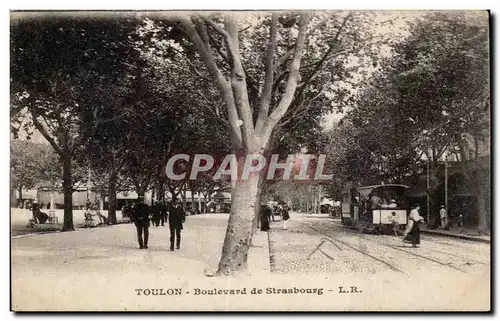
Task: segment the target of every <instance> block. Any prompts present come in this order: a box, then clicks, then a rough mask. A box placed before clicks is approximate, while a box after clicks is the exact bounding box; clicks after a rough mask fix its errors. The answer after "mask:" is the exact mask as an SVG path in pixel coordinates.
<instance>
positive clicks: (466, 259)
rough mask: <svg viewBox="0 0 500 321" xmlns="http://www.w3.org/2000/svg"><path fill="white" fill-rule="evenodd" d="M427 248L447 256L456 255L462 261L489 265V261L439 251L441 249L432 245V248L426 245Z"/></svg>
mask: <svg viewBox="0 0 500 321" xmlns="http://www.w3.org/2000/svg"><path fill="white" fill-rule="evenodd" d="M427 248H428V249H429V250H431V251H434V252H438V253H443V254H446V255H449V256H453V257H456V258H458V259H461V260H463V261H471V262H474V263H476V264H482V265H487V266H489V265H490V264H489V263H486V262H482V261H478V260H475V259H472V258H469V257H465V256H461V255H457V254H453V253H449V252H445V251H441V250H438V249H436V248H434V247H432V248H430V247H427Z"/></svg>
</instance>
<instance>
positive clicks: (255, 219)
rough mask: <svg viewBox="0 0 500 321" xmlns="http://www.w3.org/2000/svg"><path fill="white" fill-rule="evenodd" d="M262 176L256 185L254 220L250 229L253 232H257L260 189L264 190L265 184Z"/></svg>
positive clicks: (260, 198) (260, 197)
mask: <svg viewBox="0 0 500 321" xmlns="http://www.w3.org/2000/svg"><path fill="white" fill-rule="evenodd" d="M265 183H266V182H265V180H264V176H263V175H259V182H258V184H257V195H256V196H255V208H254V218H253V222H252V229H253V231H254V233H255V232H257V229H258V228H259V218H260V204H261V200H262V189H263V188H264V184H265Z"/></svg>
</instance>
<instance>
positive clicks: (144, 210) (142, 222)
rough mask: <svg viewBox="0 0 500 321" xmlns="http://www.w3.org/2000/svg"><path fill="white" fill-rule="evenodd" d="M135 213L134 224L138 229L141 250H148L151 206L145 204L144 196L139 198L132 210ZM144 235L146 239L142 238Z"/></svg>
mask: <svg viewBox="0 0 500 321" xmlns="http://www.w3.org/2000/svg"><path fill="white" fill-rule="evenodd" d="M132 212H133V213H134V223H135V227H136V229H137V239H138V241H139V248H140V249H147V248H148V239H149V206H148V205H147V204H144V196H139V197H138V198H137V203H136V204H135V205H134V208H133V209H132ZM143 235H144V239H143V238H142V236H143Z"/></svg>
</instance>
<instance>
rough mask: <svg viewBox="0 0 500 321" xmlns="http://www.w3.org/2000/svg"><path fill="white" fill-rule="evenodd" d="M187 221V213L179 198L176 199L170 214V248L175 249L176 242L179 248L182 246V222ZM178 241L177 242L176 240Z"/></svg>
mask: <svg viewBox="0 0 500 321" xmlns="http://www.w3.org/2000/svg"><path fill="white" fill-rule="evenodd" d="M185 221H186V213H185V212H184V209H183V208H182V206H181V204H180V203H179V201H178V200H174V201H173V203H172V208H171V209H170V215H169V217H168V225H169V227H170V250H171V251H173V250H174V243H176V245H177V249H180V248H181V230H182V224H183V223H184V222H185ZM176 241H177V242H176Z"/></svg>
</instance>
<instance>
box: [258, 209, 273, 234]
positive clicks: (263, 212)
mask: <svg viewBox="0 0 500 321" xmlns="http://www.w3.org/2000/svg"><path fill="white" fill-rule="evenodd" d="M271 211H272V210H271V208H270V207H269V206H268V205H261V207H260V230H261V231H269V229H270V227H269V217H270V216H271Z"/></svg>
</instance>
